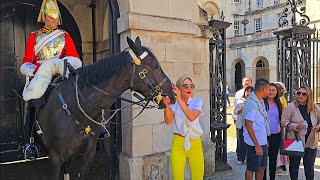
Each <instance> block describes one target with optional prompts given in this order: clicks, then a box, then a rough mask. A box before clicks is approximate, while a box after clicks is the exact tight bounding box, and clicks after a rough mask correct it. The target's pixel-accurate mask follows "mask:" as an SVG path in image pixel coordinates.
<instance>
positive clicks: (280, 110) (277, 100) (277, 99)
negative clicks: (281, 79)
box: [263, 83, 283, 121]
mask: <svg viewBox="0 0 320 180" xmlns="http://www.w3.org/2000/svg"><path fill="white" fill-rule="evenodd" d="M270 86H273V87H275V88H276V90H277V94H276V96H275V97H274V98H273V99H274V101H275V102H276V105H277V108H278V111H279V121H280V118H281V115H282V109H283V106H282V102H281V100H280V97H279V89H278V86H277V84H275V83H270ZM263 100H264V104H265V106H266V110H267V111H269V102H268V96H267V97H266V98H263Z"/></svg>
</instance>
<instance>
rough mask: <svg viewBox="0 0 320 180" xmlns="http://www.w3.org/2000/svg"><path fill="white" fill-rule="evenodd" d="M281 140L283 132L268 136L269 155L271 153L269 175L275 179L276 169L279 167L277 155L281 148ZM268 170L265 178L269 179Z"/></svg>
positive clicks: (271, 179) (272, 179)
mask: <svg viewBox="0 0 320 180" xmlns="http://www.w3.org/2000/svg"><path fill="white" fill-rule="evenodd" d="M280 141H281V133H278V134H271V135H270V136H268V142H269V147H268V155H269V177H270V180H274V179H275V178H276V169H277V155H278V152H279V148H280ZM266 172H267V170H265V171H264V177H263V179H264V180H266V179H267V173H266Z"/></svg>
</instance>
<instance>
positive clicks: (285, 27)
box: [274, 0, 320, 103]
mask: <svg viewBox="0 0 320 180" xmlns="http://www.w3.org/2000/svg"><path fill="white" fill-rule="evenodd" d="M287 3H288V5H290V6H291V7H290V8H285V9H284V10H283V16H281V17H280V19H279V26H280V28H279V29H277V30H276V31H275V32H274V34H275V35H276V37H277V39H278V45H277V70H278V71H277V72H278V75H277V77H278V80H279V81H282V82H284V83H285V84H286V86H287V91H288V92H287V93H286V96H287V100H288V101H289V102H290V101H292V100H293V97H294V93H295V90H296V89H297V88H298V87H299V86H302V85H306V86H310V87H311V88H312V90H313V91H314V98H315V102H318V103H320V96H319V93H320V89H319V83H320V73H319V63H320V62H319V61H320V52H319V51H320V48H319V45H320V40H319V31H317V30H316V28H315V27H314V29H312V28H309V27H308V25H309V22H310V19H309V17H308V16H307V15H305V11H306V9H305V7H303V3H302V1H301V0H289V1H288V2H287ZM298 15H299V18H300V20H299V22H297V16H298ZM287 18H288V19H287ZM290 23H291V24H290Z"/></svg>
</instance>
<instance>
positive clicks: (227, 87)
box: [226, 85, 229, 94]
mask: <svg viewBox="0 0 320 180" xmlns="http://www.w3.org/2000/svg"><path fill="white" fill-rule="evenodd" d="M226 94H229V86H228V85H227V86H226Z"/></svg>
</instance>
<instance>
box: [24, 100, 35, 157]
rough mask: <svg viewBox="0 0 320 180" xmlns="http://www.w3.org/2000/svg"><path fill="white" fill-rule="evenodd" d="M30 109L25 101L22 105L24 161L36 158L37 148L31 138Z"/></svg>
mask: <svg viewBox="0 0 320 180" xmlns="http://www.w3.org/2000/svg"><path fill="white" fill-rule="evenodd" d="M32 118H33V117H32V109H31V107H30V103H29V102H28V101H26V102H25V103H24V109H23V122H24V131H25V133H24V134H25V142H26V144H25V147H24V154H25V159H29V160H35V159H36V158H37V156H38V150H37V147H36V146H35V144H34V137H33V136H31V134H32V133H33V132H32V131H33V130H32V127H33V119H32Z"/></svg>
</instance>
